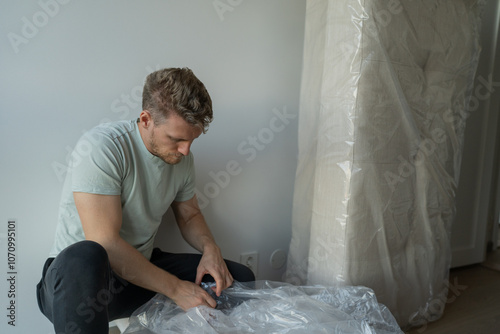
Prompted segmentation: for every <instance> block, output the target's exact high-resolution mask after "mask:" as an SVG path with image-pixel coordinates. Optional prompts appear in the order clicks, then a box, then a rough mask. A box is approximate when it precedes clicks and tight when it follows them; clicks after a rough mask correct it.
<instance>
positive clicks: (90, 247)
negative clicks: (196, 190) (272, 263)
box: [37, 241, 255, 334]
mask: <svg viewBox="0 0 500 334" xmlns="http://www.w3.org/2000/svg"><path fill="white" fill-rule="evenodd" d="M200 259H201V255H199V254H172V253H165V252H162V251H161V250H160V249H158V248H155V249H154V251H153V254H152V256H151V262H152V263H153V264H155V265H156V266H158V267H160V268H162V269H164V270H166V271H168V272H169V273H171V274H173V275H176V276H177V277H178V278H180V279H182V280H187V281H191V282H194V281H195V279H196V268H197V266H198V263H199V261H200ZM226 264H227V267H228V269H229V271H230V272H231V275H232V276H233V278H234V279H235V280H236V281H240V282H247V281H253V280H255V277H254V275H253V273H252V271H251V270H250V269H248V268H247V267H245V266H244V265H242V264H239V263H236V262H232V261H226ZM210 279H211V277H208V276H207V275H206V277H205V278H204V280H205V281H207V280H210ZM154 295H155V292H153V291H150V290H147V289H144V288H141V287H139V286H137V285H134V284H132V283H130V282H128V281H126V280H124V279H122V278H120V277H119V276H118V275H116V274H115V273H114V272H113V271H112V270H111V267H110V264H109V260H108V255H107V253H106V250H105V249H104V248H103V247H102V246H101V245H99V244H98V243H96V242H93V241H81V242H78V243H76V244H73V245H71V246H69V247H68V248H66V249H65V250H63V251H62V252H61V253H60V254H59V255H58V256H57V257H55V258H49V259H47V261H46V262H45V265H44V268H43V273H42V279H41V280H40V283H38V285H37V299H38V306H39V307H40V310H41V311H42V313H43V314H44V315H45V316H46V317H47V318H48V319H49V320H50V321H51V322H52V323H53V324H54V329H55V332H56V333H57V334H60V333H65V334H73V333H74V334H77V333H80V334H87V333H89V334H100V333H102V334H107V333H108V331H109V328H108V326H109V325H108V323H109V322H110V321H112V320H114V319H119V318H124V317H129V316H130V315H131V314H132V312H133V311H134V310H136V309H137V308H138V307H139V306H141V305H143V304H144V303H146V302H147V301H149V300H150V299H151V298H152V297H153V296H154Z"/></svg>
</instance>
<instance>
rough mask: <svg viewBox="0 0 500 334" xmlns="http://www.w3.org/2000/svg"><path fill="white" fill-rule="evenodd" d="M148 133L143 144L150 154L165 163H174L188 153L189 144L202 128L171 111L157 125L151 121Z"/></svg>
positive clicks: (199, 133)
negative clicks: (164, 119) (165, 118)
mask: <svg viewBox="0 0 500 334" xmlns="http://www.w3.org/2000/svg"><path fill="white" fill-rule="evenodd" d="M148 133H149V136H147V140H145V144H146V147H147V148H148V150H149V151H150V152H151V154H153V155H156V156H157V157H159V158H161V159H162V160H163V161H165V162H166V163H167V164H171V165H175V164H178V163H179V162H181V160H182V157H183V156H185V155H188V154H189V150H190V148H191V144H192V143H193V141H194V140H195V139H196V138H198V137H199V136H200V135H201V133H202V130H201V128H198V127H196V126H193V125H191V124H189V123H188V122H186V121H185V120H184V119H183V118H182V117H180V116H178V115H177V114H175V113H171V114H170V115H169V116H168V118H167V120H166V121H164V122H163V123H161V124H159V125H154V123H152V122H151V128H150V129H149V131H148Z"/></svg>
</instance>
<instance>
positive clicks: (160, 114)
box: [142, 68, 213, 133]
mask: <svg viewBox="0 0 500 334" xmlns="http://www.w3.org/2000/svg"><path fill="white" fill-rule="evenodd" d="M142 110H147V111H149V113H150V114H151V116H152V118H153V122H154V123H155V124H156V125H158V124H162V123H163V122H165V120H166V119H167V118H168V116H169V115H170V114H171V113H176V114H177V115H179V116H181V117H182V118H183V119H184V120H185V121H186V122H188V123H189V124H192V125H194V126H197V127H200V129H201V130H202V131H203V133H205V132H206V131H207V130H208V126H209V124H210V122H212V119H213V112H212V100H211V98H210V95H209V94H208V92H207V90H206V88H205V86H204V85H203V83H202V82H201V81H200V80H198V78H197V77H196V76H195V75H194V74H193V72H192V71H191V70H190V69H189V68H166V69H162V70H159V71H156V72H153V73H151V74H149V75H148V77H147V78H146V83H145V84H144V90H143V93H142Z"/></svg>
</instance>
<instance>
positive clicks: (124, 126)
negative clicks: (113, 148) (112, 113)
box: [89, 120, 136, 138]
mask: <svg viewBox="0 0 500 334" xmlns="http://www.w3.org/2000/svg"><path fill="white" fill-rule="evenodd" d="M135 127H136V121H132V120H124V121H115V122H107V123H101V124H99V125H97V126H95V127H94V128H92V129H91V130H90V131H89V132H92V133H95V134H100V135H103V136H109V137H110V138H117V137H120V136H123V135H127V134H130V133H132V132H133V131H134V130H135Z"/></svg>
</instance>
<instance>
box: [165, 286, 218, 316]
mask: <svg viewBox="0 0 500 334" xmlns="http://www.w3.org/2000/svg"><path fill="white" fill-rule="evenodd" d="M170 298H171V299H172V300H173V301H174V302H175V303H176V304H177V305H178V306H179V307H180V308H182V309H183V310H184V311H187V310H188V309H190V308H192V307H196V306H202V305H204V306H208V307H211V308H215V307H216V306H217V302H216V301H215V300H214V299H213V298H212V297H211V296H210V295H209V294H208V292H206V291H205V290H203V289H202V288H201V287H200V286H199V285H196V284H195V283H192V282H189V281H183V280H179V281H178V282H177V285H176V286H175V288H174V289H173V292H172V294H171V296H170Z"/></svg>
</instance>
